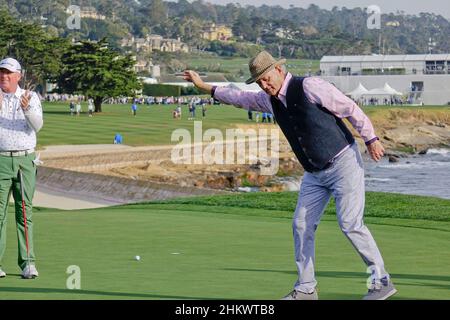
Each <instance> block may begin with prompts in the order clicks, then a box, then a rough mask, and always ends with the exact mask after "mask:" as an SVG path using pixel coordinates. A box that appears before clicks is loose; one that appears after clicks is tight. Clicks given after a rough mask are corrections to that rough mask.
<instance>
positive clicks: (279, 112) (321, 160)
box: [271, 77, 355, 172]
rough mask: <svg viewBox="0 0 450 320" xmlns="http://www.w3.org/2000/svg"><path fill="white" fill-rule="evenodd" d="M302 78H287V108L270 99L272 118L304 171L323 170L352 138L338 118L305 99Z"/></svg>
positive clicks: (275, 99) (274, 99) (279, 102)
mask: <svg viewBox="0 0 450 320" xmlns="http://www.w3.org/2000/svg"><path fill="white" fill-rule="evenodd" d="M304 79H305V78H299V77H293V78H292V79H291V81H290V83H289V86H288V89H287V94H286V104H287V108H286V107H285V106H284V105H283V103H282V102H281V101H280V100H278V99H277V98H275V97H273V96H272V97H271V102H272V109H273V112H274V116H275V119H276V121H277V123H278V124H279V126H280V128H281V130H282V131H283V133H284V135H285V136H286V139H287V140H288V142H289V144H290V145H291V148H292V150H293V151H294V153H295V155H296V156H297V159H298V160H299V161H300V163H301V164H302V166H303V168H304V169H305V170H306V171H309V172H314V171H319V170H323V169H325V168H326V167H327V166H328V165H329V164H330V161H331V160H332V159H333V158H334V157H335V156H336V155H337V154H338V153H339V151H341V150H342V149H344V148H345V147H346V146H347V145H349V144H352V143H353V142H354V141H355V139H354V138H353V135H352V133H351V132H350V130H349V129H348V128H347V127H346V126H345V124H344V122H343V121H342V119H340V118H338V117H336V116H335V115H333V114H332V113H331V112H330V111H328V110H327V109H326V108H324V107H323V106H321V105H320V104H314V103H311V102H310V101H309V100H308V98H307V97H306V95H305V92H304V90H303V80H304Z"/></svg>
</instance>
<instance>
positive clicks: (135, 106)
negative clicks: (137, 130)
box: [131, 102, 137, 117]
mask: <svg viewBox="0 0 450 320" xmlns="http://www.w3.org/2000/svg"><path fill="white" fill-rule="evenodd" d="M131 112H132V113H133V116H135V117H136V112H137V104H136V102H133V104H132V105H131Z"/></svg>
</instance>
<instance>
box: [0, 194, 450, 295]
mask: <svg viewBox="0 0 450 320" xmlns="http://www.w3.org/2000/svg"><path fill="white" fill-rule="evenodd" d="M294 204H295V194H293V193H277V194H245V195H237V196H233V197H230V196H225V197H223V196H220V197H203V198H195V199H181V200H173V201H167V202H165V203H164V202H159V203H149V204H136V205H128V206H118V207H112V208H104V209H95V210H81V211H68V212H63V211H60V210H50V209H37V210H36V214H35V218H34V221H35V223H36V226H37V227H36V248H37V254H38V257H39V261H38V267H39V271H40V273H41V276H40V277H39V278H38V279H36V280H33V281H25V280H20V279H19V277H18V276H17V274H18V270H17V266H16V265H15V255H16V243H15V240H14V239H13V238H14V237H13V235H14V228H15V226H14V224H13V223H10V224H9V225H8V232H9V235H10V238H9V241H8V248H7V252H6V257H5V260H4V269H5V270H6V271H7V272H8V273H9V276H8V277H7V278H5V279H1V280H0V298H10V299H37V298H39V299H211V298H212V299H221V298H223V299H278V298H279V297H280V296H282V295H283V294H285V293H286V292H287V291H288V290H289V288H291V285H292V284H293V282H294V281H295V277H296V272H295V264H294V262H293V256H292V255H293V250H292V249H293V248H292V239H291V219H290V217H291V215H292V208H293V206H294ZM386 212H390V213H394V212H395V214H396V218H388V217H387V216H388V214H387V213H386ZM327 213H328V214H327V215H325V216H324V218H323V219H322V223H321V225H320V227H319V229H318V236H317V242H316V247H317V255H316V259H317V277H318V281H319V290H320V297H321V298H322V299H359V298H361V296H362V295H363V294H364V292H365V280H366V277H367V275H366V274H365V268H364V265H363V263H362V262H361V260H360V258H359V257H358V256H357V254H356V253H355V251H354V250H353V249H352V247H351V245H350V244H349V242H348V241H347V240H346V239H345V237H344V236H343V235H342V233H341V232H340V230H339V228H338V226H337V223H336V218H335V217H334V216H333V215H332V214H331V213H332V207H329V208H328V209H327ZM367 213H368V214H367V218H366V222H367V223H368V225H369V227H370V229H371V232H372V233H373V234H374V236H375V238H376V240H377V243H378V245H379V246H380V248H381V250H382V252H383V255H384V259H385V262H386V265H387V267H388V270H389V271H390V272H391V274H392V276H393V278H394V281H395V283H396V286H397V288H398V289H399V294H398V295H397V296H396V299H450V294H449V292H450V291H449V289H450V271H449V269H448V267H447V266H448V265H449V264H450V254H449V253H450V252H449V248H448V243H449V241H450V221H449V216H450V201H448V200H439V199H434V198H426V197H410V196H404V195H383V194H375V193H369V194H368V204H367ZM377 215H381V216H383V217H377ZM12 218H13V217H12V213H11V212H10V215H9V219H10V221H12ZM174 253H178V254H174ZM135 255H140V256H141V257H142V260H141V261H140V262H137V261H134V260H133V257H134V256H135ZM69 265H78V266H80V268H81V272H82V280H81V281H82V282H81V286H82V290H81V291H70V290H67V289H66V287H65V284H66V279H67V277H68V275H67V274H66V273H65V271H66V268H67V267H68V266H69Z"/></svg>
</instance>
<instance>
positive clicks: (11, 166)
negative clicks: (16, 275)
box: [0, 58, 43, 279]
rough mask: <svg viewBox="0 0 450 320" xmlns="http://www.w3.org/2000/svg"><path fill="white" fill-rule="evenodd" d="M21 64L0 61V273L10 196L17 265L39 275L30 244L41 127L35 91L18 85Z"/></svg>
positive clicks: (31, 275)
mask: <svg viewBox="0 0 450 320" xmlns="http://www.w3.org/2000/svg"><path fill="white" fill-rule="evenodd" d="M21 70H22V68H21V66H20V64H19V62H18V61H17V60H15V59H12V58H6V59H4V60H2V61H0V88H1V89H2V92H0V277H5V276H6V273H5V271H4V270H2V269H1V266H2V258H3V255H4V253H5V249H6V215H7V207H8V202H9V196H10V194H11V193H12V195H13V197H14V202H15V211H16V214H15V217H16V224H17V229H18V230H17V235H18V243H19V252H18V254H19V258H18V263H19V267H20V268H21V269H22V277H23V278H26V279H30V278H34V277H37V276H38V271H37V270H36V267H35V254H34V246H33V219H32V216H33V215H32V207H33V206H32V201H33V195H34V188H35V181H36V164H35V162H34V160H35V158H36V157H35V153H34V148H35V147H36V133H37V132H38V131H39V130H40V129H41V128H42V125H43V120H42V107H41V102H40V100H39V98H38V96H37V94H36V93H34V92H30V91H26V90H24V89H22V88H20V87H19V85H18V83H19V80H20V78H21Z"/></svg>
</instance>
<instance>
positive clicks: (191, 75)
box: [183, 70, 212, 92]
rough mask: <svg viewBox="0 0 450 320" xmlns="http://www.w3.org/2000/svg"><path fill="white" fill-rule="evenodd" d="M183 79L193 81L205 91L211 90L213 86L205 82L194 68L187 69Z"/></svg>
mask: <svg viewBox="0 0 450 320" xmlns="http://www.w3.org/2000/svg"><path fill="white" fill-rule="evenodd" d="M183 79H184V80H186V81H189V82H192V83H193V84H194V86H196V87H197V88H199V89H201V90H203V91H205V92H211V89H212V86H211V85H209V84H207V83H205V82H204V81H203V80H202V78H200V75H199V74H198V73H197V72H195V71H193V70H185V71H184V73H183Z"/></svg>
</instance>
